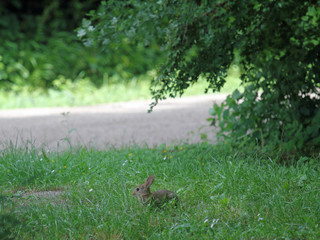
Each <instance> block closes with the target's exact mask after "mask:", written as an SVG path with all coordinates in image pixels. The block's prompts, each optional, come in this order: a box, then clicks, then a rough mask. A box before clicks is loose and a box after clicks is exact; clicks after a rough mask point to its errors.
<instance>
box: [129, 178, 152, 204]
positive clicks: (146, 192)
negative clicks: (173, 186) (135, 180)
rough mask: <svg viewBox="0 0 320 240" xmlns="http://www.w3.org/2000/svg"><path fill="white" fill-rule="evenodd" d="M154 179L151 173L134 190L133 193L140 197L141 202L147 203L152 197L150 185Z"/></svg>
mask: <svg viewBox="0 0 320 240" xmlns="http://www.w3.org/2000/svg"><path fill="white" fill-rule="evenodd" d="M153 180H154V175H151V176H150V177H148V178H147V180H146V181H145V182H144V183H142V184H140V185H139V186H137V187H136V188H135V189H134V190H133V192H132V195H133V196H134V197H136V198H138V200H139V202H142V203H145V202H146V201H147V200H148V199H149V198H150V197H152V193H151V191H150V186H151V185H152V183H153Z"/></svg>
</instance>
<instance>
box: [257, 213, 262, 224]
mask: <svg viewBox="0 0 320 240" xmlns="http://www.w3.org/2000/svg"><path fill="white" fill-rule="evenodd" d="M258 217H259V218H258V222H260V221H262V220H263V218H262V217H260V213H259V214H258Z"/></svg>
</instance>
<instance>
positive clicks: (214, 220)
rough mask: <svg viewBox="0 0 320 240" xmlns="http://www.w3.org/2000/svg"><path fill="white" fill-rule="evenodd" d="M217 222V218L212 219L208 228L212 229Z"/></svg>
mask: <svg viewBox="0 0 320 240" xmlns="http://www.w3.org/2000/svg"><path fill="white" fill-rule="evenodd" d="M218 222H219V218H217V219H213V220H212V223H211V226H210V227H211V228H212V227H213V226H214V225H216V224H217V223H218Z"/></svg>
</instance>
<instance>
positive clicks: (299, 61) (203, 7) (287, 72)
mask: <svg viewBox="0 0 320 240" xmlns="http://www.w3.org/2000/svg"><path fill="white" fill-rule="evenodd" d="M319 6H320V1H316V0H314V1H302V2H300V3H299V4H297V3H296V1H293V0H289V1H285V0H263V1H256V0H250V1H201V0H195V1H179V0H175V1H165V0H162V1H161V0H160V1H157V2H153V1H141V0H128V1H107V2H106V1H104V2H102V5H101V6H100V8H99V10H98V11H97V12H91V13H90V20H88V19H86V20H84V22H83V28H82V29H80V30H79V32H78V35H79V33H81V34H80V35H81V37H83V38H84V41H85V42H86V43H88V44H100V45H101V46H103V48H104V49H105V50H107V49H109V48H110V46H113V44H118V43H119V42H121V40H123V39H130V41H131V42H132V43H136V44H138V43H139V44H145V45H148V44H149V43H150V42H156V43H158V44H161V46H162V48H163V49H165V53H166V61H164V62H163V64H162V65H161V67H160V69H159V76H158V78H156V79H155V80H154V81H153V82H152V87H151V92H152V94H153V98H154V103H153V104H151V109H152V108H153V107H154V106H155V105H156V104H157V102H158V101H159V100H161V99H164V98H166V97H167V96H168V95H169V96H170V97H175V96H177V95H181V94H183V93H184V91H185V89H187V88H188V87H189V86H191V85H192V84H194V83H195V82H196V81H198V79H199V78H200V77H202V76H204V77H206V79H207V81H208V88H207V89H206V91H208V89H211V90H213V91H219V90H220V89H221V87H222V86H223V85H224V83H225V78H226V76H227V72H228V69H229V68H230V65H231V64H232V63H233V61H234V60H235V57H234V56H235V54H238V55H239V65H240V66H241V67H242V75H241V80H242V83H243V86H244V87H245V90H244V92H242V93H240V92H235V93H234V94H233V95H232V96H230V97H229V98H228V99H227V100H226V102H225V103H224V104H223V105H222V106H220V108H219V107H217V106H216V107H214V111H212V113H213V114H214V116H215V117H214V118H213V119H217V120H218V121H219V125H220V126H221V127H222V128H221V136H224V137H225V138H229V137H231V138H232V139H233V140H236V142H242V143H243V139H246V140H248V141H245V142H246V143H248V142H254V143H259V144H260V145H262V146H265V145H268V146H270V145H272V146H274V147H276V148H277V149H279V148H280V149H282V150H286V151H293V150H294V151H296V150H297V151H302V152H310V151H313V150H315V149H317V148H319V147H320V129H319V128H320V123H319V118H320V112H319V111H318V109H319V103H320V100H319V99H320V96H319V87H320V82H319V74H320V64H319V59H320V57H319V52H320V44H319V43H320V29H319V22H320V21H319V20H320V19H319V18H320V7H319ZM213 119H212V121H215V120H213ZM213 123H214V122H213Z"/></svg>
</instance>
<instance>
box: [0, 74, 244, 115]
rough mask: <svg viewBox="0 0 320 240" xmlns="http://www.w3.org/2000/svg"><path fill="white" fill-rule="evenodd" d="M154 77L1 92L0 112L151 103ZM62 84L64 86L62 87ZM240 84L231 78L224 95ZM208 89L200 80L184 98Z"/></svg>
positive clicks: (234, 75)
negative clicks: (150, 85) (139, 101)
mask: <svg viewBox="0 0 320 240" xmlns="http://www.w3.org/2000/svg"><path fill="white" fill-rule="evenodd" d="M153 74H154V73H150V74H149V75H146V76H144V77H141V79H133V80H132V81H131V82H129V83H127V84H120V83H119V84H115V83H113V84H112V83H109V84H105V85H103V86H102V87H100V88H97V87H95V86H94V85H93V84H92V83H90V81H88V80H78V81H77V82H75V83H71V81H70V80H64V79H63V80H60V81H58V80H57V81H56V85H57V88H56V89H49V90H48V91H46V92H44V91H43V90H32V91H30V90H29V89H28V88H25V89H19V90H16V91H12V92H4V91H1V90H0V102H1V104H0V109H12V108H30V107H58V106H87V105H97V104H102V103H113V102H124V101H132V100H150V102H151V94H150V92H149V84H150V79H151V78H152V77H153ZM61 82H62V83H61ZM239 85H240V80H239V78H238V75H237V74H230V76H229V77H228V80H227V82H226V84H225V86H224V88H223V89H222V90H221V93H231V92H232V91H233V90H234V89H236V88H237V87H239ZM207 86H208V84H207V83H206V81H205V80H200V81H199V82H198V83H196V84H194V85H193V86H192V87H190V88H189V89H187V91H186V93H185V94H184V96H194V95H200V94H204V90H205V88H206V87H207Z"/></svg>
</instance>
